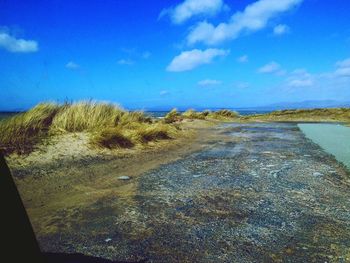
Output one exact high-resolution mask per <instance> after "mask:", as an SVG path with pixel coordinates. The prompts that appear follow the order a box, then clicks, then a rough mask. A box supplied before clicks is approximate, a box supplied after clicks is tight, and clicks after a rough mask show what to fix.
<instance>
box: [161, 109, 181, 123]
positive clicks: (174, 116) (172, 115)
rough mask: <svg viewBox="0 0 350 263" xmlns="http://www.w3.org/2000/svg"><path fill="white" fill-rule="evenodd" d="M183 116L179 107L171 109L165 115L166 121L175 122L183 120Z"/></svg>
mask: <svg viewBox="0 0 350 263" xmlns="http://www.w3.org/2000/svg"><path fill="white" fill-rule="evenodd" d="M182 119H183V118H182V116H181V114H180V113H179V112H178V111H177V109H172V110H171V111H169V112H168V113H167V114H166V115H165V117H164V122H165V123H174V122H178V121H181V120H182Z"/></svg>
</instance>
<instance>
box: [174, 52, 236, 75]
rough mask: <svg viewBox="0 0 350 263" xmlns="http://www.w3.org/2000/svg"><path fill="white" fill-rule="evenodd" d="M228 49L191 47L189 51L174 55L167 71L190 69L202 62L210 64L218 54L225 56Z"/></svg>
mask: <svg viewBox="0 0 350 263" xmlns="http://www.w3.org/2000/svg"><path fill="white" fill-rule="evenodd" d="M229 53H230V51H229V50H224V49H215V48H209V49H206V50H199V49H193V50H191V51H183V52H182V53H181V54H180V55H178V56H176V57H175V58H174V59H173V60H172V61H171V63H170V64H169V66H168V67H167V71H172V72H180V71H188V70H192V69H194V68H196V67H199V66H201V65H203V64H210V63H211V62H212V61H213V60H214V58H216V57H220V56H227V55H228V54H229Z"/></svg>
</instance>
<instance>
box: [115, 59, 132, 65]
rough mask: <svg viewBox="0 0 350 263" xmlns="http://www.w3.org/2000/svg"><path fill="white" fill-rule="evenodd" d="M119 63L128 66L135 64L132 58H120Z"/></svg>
mask: <svg viewBox="0 0 350 263" xmlns="http://www.w3.org/2000/svg"><path fill="white" fill-rule="evenodd" d="M117 63H118V64H119V65H127V66H130V65H133V64H134V61H132V60H131V59H119V60H118V61H117Z"/></svg>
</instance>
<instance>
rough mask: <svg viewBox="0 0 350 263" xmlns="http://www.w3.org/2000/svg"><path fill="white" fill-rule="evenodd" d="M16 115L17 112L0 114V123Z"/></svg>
mask: <svg viewBox="0 0 350 263" xmlns="http://www.w3.org/2000/svg"><path fill="white" fill-rule="evenodd" d="M16 114H18V112H0V121H1V120H4V119H6V118H8V117H11V116H14V115H16Z"/></svg>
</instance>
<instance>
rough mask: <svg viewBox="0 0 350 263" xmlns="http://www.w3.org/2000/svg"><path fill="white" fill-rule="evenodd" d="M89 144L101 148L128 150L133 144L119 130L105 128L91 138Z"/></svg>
mask: <svg viewBox="0 0 350 263" xmlns="http://www.w3.org/2000/svg"><path fill="white" fill-rule="evenodd" d="M90 143H91V144H92V145H96V146H99V147H102V148H108V149H113V148H130V147H133V146H134V144H133V142H132V141H131V140H130V139H129V138H128V137H126V136H125V135H124V134H123V132H122V131H121V130H120V129H119V128H105V129H102V130H101V131H99V132H98V133H97V134H95V135H93V136H91V138H90Z"/></svg>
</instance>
